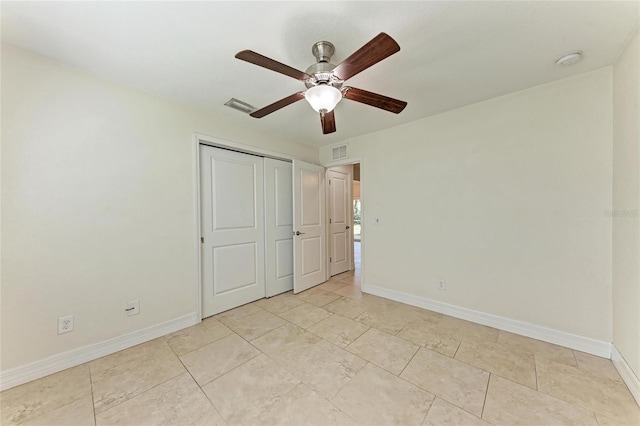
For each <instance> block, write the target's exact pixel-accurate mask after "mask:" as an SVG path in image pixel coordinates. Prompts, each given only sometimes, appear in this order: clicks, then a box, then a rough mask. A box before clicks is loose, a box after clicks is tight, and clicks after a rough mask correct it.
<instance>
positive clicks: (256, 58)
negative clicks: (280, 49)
mask: <svg viewBox="0 0 640 426" xmlns="http://www.w3.org/2000/svg"><path fill="white" fill-rule="evenodd" d="M236 58H238V59H241V60H243V61H247V62H249V63H252V64H255V65H258V66H260V67H264V68H266V69H268V70H271V71H275V72H279V73H280V74H284V75H288V76H289V77H293V78H295V79H296V80H302V81H304V80H307V79H309V78H311V76H310V75H309V74H307V73H304V72H302V71H299V70H297V69H295V68H291V67H290V66H289V65H285V64H283V63H280V62H278V61H274V60H273V59H271V58H267V57H266V56H263V55H261V54H259V53H256V52H254V51H252V50H243V51H242V52H238V53H237V54H236Z"/></svg>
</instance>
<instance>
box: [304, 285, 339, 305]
mask: <svg viewBox="0 0 640 426" xmlns="http://www.w3.org/2000/svg"><path fill="white" fill-rule="evenodd" d="M296 296H297V297H298V298H299V299H300V300H302V301H303V302H307V303H310V304H312V305H315V306H320V307H322V306H324V305H326V304H328V303H331V302H333V301H335V300H338V299H340V297H341V296H339V295H337V294H334V293H330V292H328V291H324V290H320V289H318V288H315V287H314V288H310V289H309V290H305V291H303V292H302V293H298V294H297V295H296Z"/></svg>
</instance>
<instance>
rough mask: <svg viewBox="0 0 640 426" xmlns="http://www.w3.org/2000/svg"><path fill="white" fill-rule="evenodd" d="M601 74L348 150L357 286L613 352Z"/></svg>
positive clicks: (605, 80)
mask: <svg viewBox="0 0 640 426" xmlns="http://www.w3.org/2000/svg"><path fill="white" fill-rule="evenodd" d="M611 73H612V71H611V68H604V69H601V70H598V71H595V72H591V73H587V74H582V75H579V76H576V77H572V78H567V79H564V80H560V81H556V82H553V83H550V84H545V85H542V86H538V87H534V88H531V89H528V90H524V91H521V92H517V93H513V94H509V95H507V96H502V97H499V98H495V99H492V100H489V101H485V102H481V103H478V104H474V105H470V106H467V107H464V108H459V109H456V110H453V111H449V112H446V113H443V114H440V115H437V116H433V117H429V118H425V119H422V120H418V121H415V122H412V123H408V124H406V125H402V126H399V127H396V128H392V129H388V130H385V131H380V132H377V133H373V134H369V135H366V136H362V137H358V138H354V139H351V140H348V141H347V143H349V154H350V156H353V157H356V156H357V157H360V158H362V163H361V173H362V179H361V180H362V190H363V212H364V214H365V221H366V222H365V226H364V231H365V233H364V240H363V241H364V247H363V249H364V253H365V254H366V255H365V257H364V262H365V265H364V266H365V275H364V277H365V285H373V286H378V287H382V288H386V289H392V290H395V291H399V292H403V293H408V294H410V295H415V296H418V297H424V298H428V299H432V300H436V301H440V302H444V303H449V304H452V305H456V306H460V307H464V308H469V309H473V310H476V311H480V312H485V313H489V314H493V315H498V316H501V317H505V318H509V319H514V320H519V321H524V322H528V323H532V324H535V325H539V326H544V327H549V328H552V329H556V330H560V331H564V332H568V333H573V334H576V335H579V336H584V337H589V338H592V339H597V340H600V341H605V342H611V338H612V335H611V334H612V312H611V311H612V309H611V307H612V296H611V292H612V288H611V244H612V243H611V220H610V218H608V217H606V216H605V210H607V209H611V197H612V192H611V179H612V177H611V175H612V171H611V167H612V153H611V149H612V134H611V126H612V123H611V120H612V118H611V96H612V87H611ZM410 107H411V104H410V103H409V108H410ZM374 113H375V111H372V114H374ZM330 154H331V147H326V148H322V149H321V150H320V158H321V162H324V163H328V162H329V161H330V158H331V157H330ZM375 218H379V219H380V221H381V225H380V226H375V225H374V224H373V221H374V219H375ZM441 279H444V280H446V283H447V290H446V292H442V291H439V290H437V286H436V283H437V281H438V280H441Z"/></svg>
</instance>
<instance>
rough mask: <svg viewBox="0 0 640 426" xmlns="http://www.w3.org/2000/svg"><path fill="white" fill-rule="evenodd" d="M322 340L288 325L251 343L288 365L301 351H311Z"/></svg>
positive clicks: (292, 325)
mask: <svg viewBox="0 0 640 426" xmlns="http://www.w3.org/2000/svg"><path fill="white" fill-rule="evenodd" d="M321 340H322V338H321V337H320V336H317V335H315V334H313V333H311V332H309V331H307V330H304V329H302V328H300V327H298V326H297V325H294V324H290V323H287V324H286V325H285V326H282V327H280V328H277V329H275V330H273V331H271V332H269V333H267V334H265V335H263V336H260V337H258V338H257V339H255V340H253V341H251V344H252V345H254V346H255V347H256V348H258V349H260V350H261V351H262V352H264V353H265V354H267V355H268V356H269V358H271V359H274V360H276V361H278V362H279V363H280V364H288V363H290V362H292V361H294V360H295V359H296V357H297V353H298V352H299V351H302V350H309V349H310V348H311V347H312V346H313V345H315V344H316V343H317V342H319V341H321Z"/></svg>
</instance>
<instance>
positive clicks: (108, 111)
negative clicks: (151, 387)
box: [1, 47, 318, 372]
mask: <svg viewBox="0 0 640 426" xmlns="http://www.w3.org/2000/svg"><path fill="white" fill-rule="evenodd" d="M239 117H241V116H240V115H239ZM241 119H246V117H241V118H239V119H238V121H239V122H240V120H241ZM194 132H198V133H202V134H208V135H212V136H215V137H218V138H221V139H226V140H232V141H235V142H238V143H243V144H248V145H253V146H256V147H259V148H262V149H266V150H270V151H275V152H280V153H285V154H289V155H292V156H296V157H298V158H301V159H304V160H307V161H317V155H318V154H317V149H316V148H313V147H310V146H305V145H300V144H295V143H291V141H282V140H278V139H276V138H274V137H271V136H269V135H266V134H262V133H257V132H252V131H251V130H248V129H246V128H244V127H243V126H241V125H239V124H238V123H233V122H228V121H227V120H223V119H221V118H219V117H213V116H210V115H207V114H204V113H200V112H197V111H194V110H190V109H188V108H186V107H184V106H182V105H179V104H176V103H172V102H170V101H167V100H164V99H161V98H157V97H153V96H150V95H148V94H144V93H141V92H138V91H134V90H132V89H128V88H126V87H122V86H119V85H116V84H113V83H110V82H108V81H104V80H101V79H98V78H96V77H93V76H91V75H88V74H84V73H81V72H79V71H77V70H75V69H73V68H70V67H67V66H63V65H60V64H57V63H54V62H51V61H48V60H45V59H43V58H40V57H37V56H33V55H31V54H27V53H24V52H22V51H19V50H15V49H11V48H7V47H3V48H2V246H1V248H2V289H1V291H2V293H1V295H2V301H1V303H2V304H1V311H2V314H1V323H2V326H1V327H2V328H1V332H2V345H1V358H2V366H1V367H2V371H3V372H4V371H6V370H9V369H13V368H16V367H18V366H23V365H25V364H28V363H30V362H33V361H37V360H42V359H44V358H45V357H48V356H51V355H54V354H59V353H62V352H65V351H68V350H71V349H74V348H78V347H82V346H84V345H89V344H93V343H96V342H101V341H104V340H105V339H108V338H112V337H116V336H120V335H123V334H125V333H129V332H132V331H135V330H140V329H143V328H145V327H148V326H152V325H154V324H158V323H162V322H164V321H168V320H172V319H175V318H177V317H180V316H182V315H185V314H189V313H193V312H195V309H196V307H195V279H196V271H195V264H196V253H195V249H194V246H195V244H194V242H195V238H196V236H195V235H194V229H195V211H194V205H195V204H194V185H195V183H194V167H195V164H194V157H193V156H194V152H193V146H194V143H193V133H194ZM136 299H139V300H140V310H141V313H140V315H138V316H134V317H127V316H126V315H125V313H124V308H125V304H126V302H127V301H130V300H136ZM70 314H73V315H75V323H76V324H75V331H74V332H72V333H68V334H64V335H57V328H56V319H57V318H58V317H60V316H64V315H70Z"/></svg>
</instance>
